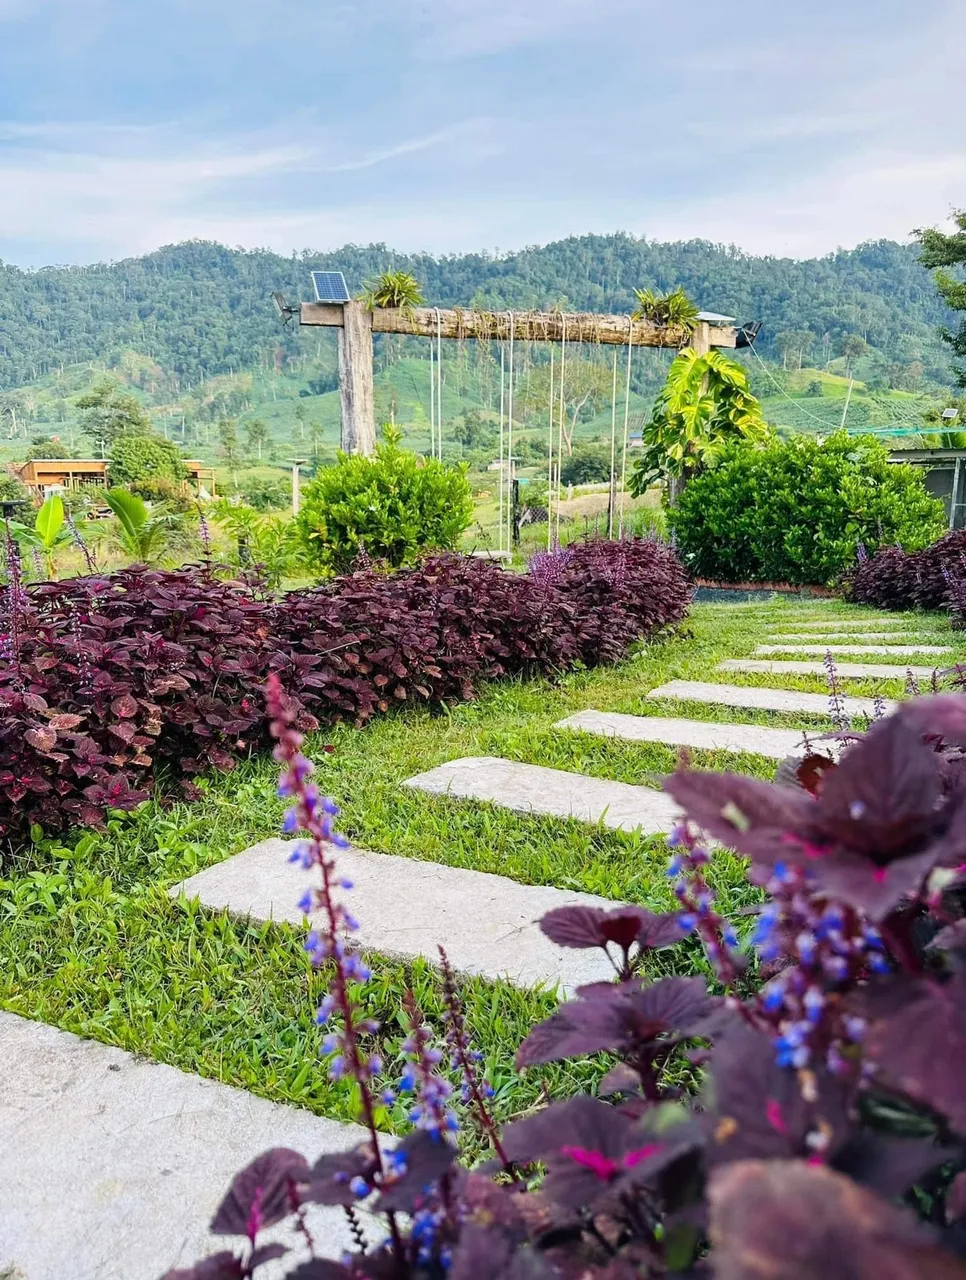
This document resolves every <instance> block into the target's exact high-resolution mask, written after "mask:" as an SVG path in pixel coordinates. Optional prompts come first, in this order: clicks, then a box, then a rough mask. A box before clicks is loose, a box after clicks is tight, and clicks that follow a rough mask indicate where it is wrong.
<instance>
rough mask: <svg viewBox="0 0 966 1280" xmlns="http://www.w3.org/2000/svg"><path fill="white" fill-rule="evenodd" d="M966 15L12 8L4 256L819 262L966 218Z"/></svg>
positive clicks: (357, 5) (554, 0)
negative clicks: (610, 236)
mask: <svg viewBox="0 0 966 1280" xmlns="http://www.w3.org/2000/svg"><path fill="white" fill-rule="evenodd" d="M964 71H966V4H964V3H963V0H935V2H934V3H932V4H930V5H922V6H918V5H912V4H910V3H908V0H835V3H832V0H807V3H803V0H796V2H795V3H788V0H770V2H767V3H765V2H762V0H746V2H745V3H744V4H742V3H740V2H736V3H732V4H722V3H720V0H714V3H712V2H711V0H687V3H669V2H668V0H664V2H663V3H656V2H654V0H313V2H312V3H308V2H307V0H286V3H284V4H279V3H277V0H276V2H275V3H272V2H271V0H268V2H267V3H266V0H259V2H256V0H0V258H2V259H4V260H6V261H8V262H13V263H18V264H21V265H24V266H40V265H45V264H50V263H62V262H90V261H96V260H104V259H115V258H121V257H125V256H128V255H131V254H137V253H142V252H146V251H149V250H151V249H153V248H156V247H158V246H159V245H161V244H166V243H171V242H173V241H178V240H184V239H189V238H193V237H201V238H206V239H207V238H210V239H217V240H221V241H224V242H226V243H228V244H233V245H235V244H237V245H244V246H246V247H255V246H266V247H270V248H273V249H277V250H280V251H283V252H286V251H290V250H292V249H302V248H315V249H331V248H336V247H338V246H339V245H341V244H344V243H345V242H347V241H355V242H368V241H372V240H383V241H386V242H387V243H389V244H391V245H392V246H394V247H396V248H399V249H426V250H430V251H433V252H458V251H461V250H469V249H483V248H486V249H491V250H492V249H503V250H506V249H513V248H518V247H520V246H522V245H525V244H534V243H543V242H546V241H548V240H553V239H557V238H559V237H561V236H565V235H569V234H574V233H581V232H585V231H612V230H617V229H621V230H626V231H631V232H634V233H635V234H638V235H647V236H649V237H653V238H656V239H681V238H689V237H691V236H702V237H705V238H707V239H710V240H715V241H722V242H728V243H734V244H737V245H739V246H740V247H742V248H744V249H747V250H750V251H752V252H759V253H775V254H791V255H793V256H797V257H803V256H811V255H812V254H819V253H824V252H827V251H829V250H831V249H834V248H835V247H837V246H839V245H844V246H851V245H854V244H857V243H858V242H860V241H862V240H866V239H872V238H875V237H878V236H891V237H896V238H902V237H904V236H905V235H906V234H907V232H908V231H909V230H910V228H911V227H913V226H917V225H922V224H932V223H937V222H941V221H942V220H943V219H944V218H945V217H946V216H947V214H948V211H949V209H950V207H951V206H964V205H966V125H964V120H966V109H964V108H966V74H964Z"/></svg>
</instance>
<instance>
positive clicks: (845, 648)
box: [755, 643, 952, 658]
mask: <svg viewBox="0 0 966 1280" xmlns="http://www.w3.org/2000/svg"><path fill="white" fill-rule="evenodd" d="M789 652H792V653H817V654H818V655H819V656H821V655H823V654H826V653H831V654H833V655H834V654H836V653H878V654H882V655H883V656H885V655H891V656H892V657H894V658H905V657H914V656H915V655H916V654H924V653H931V654H936V655H937V656H938V655H940V654H944V653H952V649H951V648H949V646H948V645H939V644H891V645H890V644H866V643H859V644H760V645H759V646H758V648H757V649H756V650H755V653H760V654H766V653H789Z"/></svg>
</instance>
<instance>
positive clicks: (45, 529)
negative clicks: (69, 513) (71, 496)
mask: <svg viewBox="0 0 966 1280" xmlns="http://www.w3.org/2000/svg"><path fill="white" fill-rule="evenodd" d="M63 527H64V500H63V498H61V497H59V496H58V495H57V494H55V493H54V494H51V496H50V497H49V498H47V500H46V501H45V502H44V504H43V506H42V507H41V508H40V510H39V511H38V512H37V519H36V521H35V523H34V528H35V529H36V530H37V534H38V536H39V538H40V540H41V542H42V543H43V545H44V547H45V548H46V549H47V550H49V549H50V548H52V547H53V546H54V544H55V543H56V541H57V535H58V534H59V533H60V531H61V529H62V528H63Z"/></svg>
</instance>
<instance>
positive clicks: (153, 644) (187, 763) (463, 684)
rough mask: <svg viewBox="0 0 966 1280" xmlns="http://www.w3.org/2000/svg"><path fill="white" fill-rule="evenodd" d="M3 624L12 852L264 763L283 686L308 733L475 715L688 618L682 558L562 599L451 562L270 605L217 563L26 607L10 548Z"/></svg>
mask: <svg viewBox="0 0 966 1280" xmlns="http://www.w3.org/2000/svg"><path fill="white" fill-rule="evenodd" d="M7 561H8V573H7V579H8V581H7V584H6V586H5V587H4V588H3V598H2V602H0V603H2V619H0V646H2V654H3V660H2V662H0V837H9V838H12V839H14V840H16V839H22V838H23V836H24V835H25V833H26V832H27V831H28V830H29V828H30V827H31V826H32V825H39V826H40V827H42V828H43V829H44V830H45V831H47V832H50V833H53V832H56V831H59V830H62V829H63V828H65V827H66V826H69V825H70V824H71V823H75V822H84V823H87V824H96V823H98V822H100V821H102V820H103V818H104V815H105V813H106V811H107V810H108V809H110V808H115V809H121V808H132V807H134V806H135V805H137V804H139V803H140V802H141V801H142V800H144V799H145V798H146V796H147V795H148V794H149V791H150V788H151V786H152V784H153V783H154V781H155V779H156V778H157V777H158V776H160V777H162V778H163V779H166V780H167V781H168V782H169V783H173V782H177V781H180V782H182V783H184V781H185V779H190V778H193V777H194V776H196V775H198V774H200V773H202V772H204V771H205V770H207V769H211V768H216V769H230V768H231V767H232V766H233V765H234V764H235V762H236V761H237V760H238V759H239V758H242V757H244V756H247V755H248V754H249V753H251V752H252V751H253V750H257V749H260V748H264V747H266V746H267V745H268V743H267V737H266V733H265V725H264V717H263V713H262V706H261V696H260V694H259V692H258V691H259V690H260V689H261V688H262V687H263V685H264V683H265V680H266V679H267V677H268V675H269V673H270V672H272V671H275V672H277V673H278V675H279V677H280V679H281V680H282V682H283V685H284V687H285V689H286V690H287V692H288V693H289V695H290V696H291V697H292V698H293V699H294V700H295V704H296V706H297V709H298V714H299V721H298V723H299V727H300V728H302V729H311V728H314V727H317V725H318V724H322V723H324V724H332V723H335V722H337V721H340V720H346V721H349V722H350V723H353V724H357V725H362V724H364V723H365V722H366V721H367V720H369V719H370V718H371V717H372V716H374V715H379V714H383V713H385V712H387V711H389V710H390V709H391V708H393V707H400V706H407V705H411V704H413V703H425V704H428V705H430V706H434V707H440V706H443V705H446V704H450V703H454V702H457V701H460V700H463V699H467V698H472V697H473V696H474V695H475V691H476V689H477V688H478V686H479V685H480V684H481V683H482V682H484V681H487V680H494V679H498V678H500V677H502V676H506V675H536V674H545V675H551V676H552V675H554V674H556V673H558V672H562V671H566V670H569V669H571V668H573V667H574V666H577V665H578V664H581V663H583V664H585V665H588V666H589V665H596V664H598V663H602V662H611V661H614V660H616V659H618V658H621V657H623V656H624V654H625V653H626V652H627V650H628V647H629V646H630V645H631V644H632V643H634V642H636V641H638V640H642V639H644V638H646V637H648V636H650V635H653V634H654V633H655V632H657V631H658V630H660V629H661V628H662V627H665V626H668V625H669V624H673V623H676V622H678V621H679V620H680V619H681V618H682V617H683V616H684V614H685V612H686V611H687V607H688V604H689V598H690V597H689V590H688V586H687V582H686V580H685V577H684V572H683V570H682V568H681V566H680V564H679V563H678V561H677V559H676V557H675V555H674V553H673V551H671V550H670V548H669V547H667V546H666V545H665V544H663V543H660V542H657V541H653V540H650V539H627V540H624V541H622V542H620V543H607V542H600V543H588V544H586V545H584V546H581V547H579V548H575V549H573V550H572V551H571V552H570V553H569V559H568V564H567V568H566V570H565V572H564V574H563V575H562V576H561V578H560V580H559V581H557V582H550V581H548V580H546V579H545V578H544V577H542V576H541V575H540V574H539V573H533V574H512V573H507V572H505V571H504V570H503V569H501V568H498V567H497V566H495V565H492V564H487V563H484V562H482V561H480V560H475V559H472V558H467V557H461V556H454V555H447V556H438V557H434V558H431V559H428V560H426V561H425V562H423V563H422V564H421V565H420V566H419V567H417V568H414V569H409V570H403V571H400V572H397V573H385V572H380V571H379V570H378V569H376V568H373V567H372V566H369V567H367V568H363V569H360V570H359V571H358V572H355V573H352V574H349V575H347V576H346V577H344V578H339V579H335V580H333V581H332V582H329V583H327V584H326V585H325V586H322V587H319V588H317V589H315V590H311V591H297V592H293V593H291V594H289V595H287V596H285V597H283V598H282V599H280V600H276V599H274V598H272V597H271V596H270V595H268V594H267V593H266V592H265V591H263V590H262V588H261V587H260V585H259V583H258V582H257V581H255V580H252V581H226V580H224V579H223V578H221V577H219V576H218V575H217V574H216V573H215V572H214V569H213V566H212V565H211V564H210V563H206V564H204V565H201V566H186V567H185V568H181V569H165V570H162V569H152V568H148V567H147V566H144V565H135V566H132V567H131V568H128V569H122V570H119V571H117V572H114V573H103V574H92V575H90V576H87V577H81V578H74V579H70V580H67V581H62V582H47V583H43V584H39V585H33V586H30V587H27V588H25V587H24V586H23V584H22V582H21V577H20V562H19V557H18V555H17V550H16V545H15V544H14V543H13V542H12V540H9V541H8V546H7Z"/></svg>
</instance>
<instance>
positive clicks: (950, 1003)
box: [865, 973, 966, 1134]
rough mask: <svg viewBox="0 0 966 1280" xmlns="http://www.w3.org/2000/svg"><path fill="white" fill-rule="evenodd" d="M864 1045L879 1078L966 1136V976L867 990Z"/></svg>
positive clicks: (894, 984) (923, 980) (912, 980)
mask: <svg viewBox="0 0 966 1280" xmlns="http://www.w3.org/2000/svg"><path fill="white" fill-rule="evenodd" d="M868 1017H869V1026H868V1028H867V1030H866V1034H865V1049H866V1055H867V1058H868V1060H869V1061H871V1062H873V1063H875V1065H876V1068H877V1072H878V1075H879V1077H880V1078H881V1079H882V1080H883V1081H884V1082H885V1083H886V1084H887V1085H889V1086H891V1087H892V1088H894V1089H897V1090H899V1091H900V1092H901V1093H904V1094H906V1096H907V1097H909V1098H912V1099H913V1100H914V1101H915V1102H918V1103H920V1104H921V1105H923V1106H927V1107H932V1108H934V1109H935V1110H937V1111H940V1112H942V1114H943V1115H945V1116H946V1118H947V1119H948V1120H949V1122H950V1124H951V1125H952V1127H953V1129H955V1130H956V1131H957V1132H958V1133H960V1134H966V1072H964V1071H963V1067H962V1064H963V1063H964V1062H966V975H964V974H963V973H958V974H956V975H955V976H954V977H953V978H951V979H950V980H949V981H948V982H944V983H941V982H936V981H933V980H932V979H928V978H919V979H911V980H906V981H903V980H901V979H896V980H893V981H892V982H891V983H889V984H888V985H887V986H883V987H882V988H880V989H879V991H877V992H876V991H873V992H870V1004H869V1008H868Z"/></svg>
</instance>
